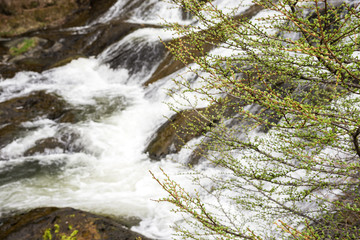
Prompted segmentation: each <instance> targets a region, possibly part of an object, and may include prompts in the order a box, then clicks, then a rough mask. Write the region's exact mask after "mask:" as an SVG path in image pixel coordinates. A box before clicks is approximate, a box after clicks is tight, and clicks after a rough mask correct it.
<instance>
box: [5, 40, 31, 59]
mask: <svg viewBox="0 0 360 240" xmlns="http://www.w3.org/2000/svg"><path fill="white" fill-rule="evenodd" d="M36 45H37V40H36V39H35V38H26V39H24V40H23V41H22V42H21V43H19V44H17V45H16V47H11V48H10V54H11V55H12V56H17V55H20V54H23V53H25V52H27V51H29V50H30V49H32V48H34V47H35V46H36Z"/></svg>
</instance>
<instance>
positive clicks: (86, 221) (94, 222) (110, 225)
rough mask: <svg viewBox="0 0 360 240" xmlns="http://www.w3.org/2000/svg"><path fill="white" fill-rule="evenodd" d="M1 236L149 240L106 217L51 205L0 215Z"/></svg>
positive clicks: (10, 239)
mask: <svg viewBox="0 0 360 240" xmlns="http://www.w3.org/2000/svg"><path fill="white" fill-rule="evenodd" d="M0 236H1V237H0V238H1V239H2V240H32V239H39V240H46V239H47V240H49V239H77V240H90V239H91V240H105V239H111V240H137V239H142V240H149V238H147V237H144V236H142V235H140V234H138V233H135V232H133V231H130V230H129V229H128V228H126V227H124V226H123V225H122V224H120V223H119V222H117V221H114V220H111V219H109V218H106V217H102V216H98V215H95V214H91V213H88V212H84V211H80V210H75V209H72V208H51V207H49V208H38V209H34V210H32V211H30V212H28V213H24V214H20V215H17V216H13V217H8V218H5V219H0ZM70 237H73V238H70Z"/></svg>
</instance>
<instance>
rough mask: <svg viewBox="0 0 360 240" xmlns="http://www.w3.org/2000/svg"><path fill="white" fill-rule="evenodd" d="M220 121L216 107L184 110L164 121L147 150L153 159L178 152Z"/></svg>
mask: <svg viewBox="0 0 360 240" xmlns="http://www.w3.org/2000/svg"><path fill="white" fill-rule="evenodd" d="M218 121H219V119H217V114H216V110H215V109H214V108H201V109H193V110H184V111H181V112H179V113H177V114H175V115H174V116H173V117H171V118H170V119H169V120H168V121H167V122H166V123H164V124H163V125H162V126H161V127H160V128H159V129H158V130H157V135H156V137H155V138H154V139H153V140H152V141H151V142H150V144H149V145H148V147H147V148H146V150H145V152H147V153H148V154H149V157H150V158H151V159H153V160H159V159H160V158H161V157H164V156H166V155H168V154H170V153H176V152H178V151H180V149H181V148H182V147H183V146H184V145H185V144H186V143H187V142H188V141H190V140H191V139H193V138H196V137H199V136H201V135H202V134H204V133H206V132H207V131H208V129H209V128H210V127H212V126H213V125H214V124H216V123H217V122H218Z"/></svg>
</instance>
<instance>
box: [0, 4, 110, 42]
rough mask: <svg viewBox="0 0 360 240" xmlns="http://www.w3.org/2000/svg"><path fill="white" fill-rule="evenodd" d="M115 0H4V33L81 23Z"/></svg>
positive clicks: (0, 8) (0, 12) (0, 20)
mask: <svg viewBox="0 0 360 240" xmlns="http://www.w3.org/2000/svg"><path fill="white" fill-rule="evenodd" d="M115 2H116V1H115V0H109V1H106V2H104V1H100V0H0V29H1V30H0V37H10V36H15V35H19V34H22V33H25V32H28V31H34V30H39V29H44V28H49V27H52V28H54V27H58V26H61V25H64V24H66V25H67V26H74V25H81V24H83V23H85V22H86V21H88V20H89V19H94V18H95V17H97V16H99V15H100V14H101V13H103V12H104V11H105V10H107V9H108V8H109V7H110V6H111V5H112V4H114V3H115Z"/></svg>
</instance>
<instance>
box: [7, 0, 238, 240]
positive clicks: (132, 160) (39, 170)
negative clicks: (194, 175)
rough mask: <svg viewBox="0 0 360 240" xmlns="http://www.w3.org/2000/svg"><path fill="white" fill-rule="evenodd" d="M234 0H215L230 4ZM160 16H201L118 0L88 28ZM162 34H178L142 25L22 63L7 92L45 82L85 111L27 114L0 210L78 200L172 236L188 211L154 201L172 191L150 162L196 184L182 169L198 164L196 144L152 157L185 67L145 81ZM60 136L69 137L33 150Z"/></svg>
mask: <svg viewBox="0 0 360 240" xmlns="http://www.w3.org/2000/svg"><path fill="white" fill-rule="evenodd" d="M233 2H234V1H227V0H217V1H215V3H216V4H218V5H219V7H222V8H224V9H226V8H227V6H229V4H230V3H233ZM242 10H244V9H242ZM239 11H240V10H239ZM160 16H161V17H162V18H164V19H165V20H167V21H170V22H175V21H177V22H181V23H182V24H191V23H192V20H191V19H186V18H183V17H182V14H181V11H180V10H179V9H175V8H174V7H173V6H171V5H170V4H168V3H165V2H162V1H158V0H148V1H142V0H139V1H128V0H118V2H117V3H116V4H115V5H114V6H113V7H112V8H110V9H109V11H108V12H106V13H105V14H103V15H102V16H100V17H99V18H98V19H96V20H95V21H94V22H92V23H89V25H88V26H85V27H84V29H86V27H89V26H90V25H95V24H99V23H101V24H106V23H107V22H109V21H111V20H113V19H119V18H123V19H127V21H129V22H135V23H140V24H142V23H147V24H153V25H159V24H160V23H161V22H162V21H163V20H162V19H161V18H160ZM159 36H160V37H161V38H162V39H171V38H172V33H171V32H170V31H164V30H163V29H161V28H143V29H139V30H136V31H134V32H132V33H130V34H129V35H127V36H126V37H124V38H122V39H120V40H119V41H118V42H115V43H114V44H112V45H111V46H108V48H106V49H105V50H104V51H103V52H102V53H101V54H99V55H98V56H94V57H91V58H79V59H77V60H73V61H72V62H70V63H69V64H67V65H65V66H62V67H57V68H53V69H50V70H47V71H44V72H42V73H35V72H19V73H17V74H16V76H15V77H13V78H10V79H2V81H0V102H5V101H9V100H11V99H15V98H21V97H23V96H27V95H29V94H31V93H35V92H40V91H43V92H45V93H46V94H54V95H55V96H58V97H59V98H61V99H63V100H64V101H65V102H66V104H67V105H66V106H67V108H69V109H74V111H75V112H76V113H77V114H78V115H80V116H79V119H80V120H79V121H76V122H74V123H72V122H69V121H64V122H56V121H54V120H52V119H49V118H47V117H46V116H45V117H44V116H42V115H39V116H37V117H36V118H34V119H31V120H29V121H26V122H24V123H22V124H21V128H22V129H23V131H21V134H19V136H18V137H17V138H16V139H15V140H14V141H11V142H9V143H7V144H6V145H5V146H3V147H2V148H1V149H0V160H1V161H0V216H1V215H6V214H8V213H11V212H14V211H18V210H28V209H32V208H36V207H43V206H56V207H74V208H78V209H82V210H87V211H90V212H94V213H99V214H104V215H108V216H112V217H114V218H118V217H127V216H128V217H137V218H139V219H141V222H140V225H139V226H136V227H133V230H135V231H138V232H141V233H142V234H144V235H146V236H148V237H151V238H155V239H170V237H171V234H172V233H173V230H172V229H171V228H170V225H172V224H174V223H176V222H179V221H182V217H181V216H179V215H177V214H174V213H172V212H170V209H171V206H169V205H167V204H159V203H158V202H156V201H153V200H156V199H159V198H161V197H164V196H166V193H165V192H164V191H163V190H162V189H161V187H160V186H159V185H158V184H157V183H156V181H154V180H153V179H152V177H151V175H150V174H149V171H152V172H153V173H155V174H157V173H160V170H159V169H160V168H162V169H164V171H165V172H167V173H168V174H169V175H172V176H173V178H174V179H175V180H177V181H179V182H180V183H181V184H182V185H183V186H185V187H188V188H189V189H193V188H194V186H192V185H191V181H190V180H189V179H188V178H187V177H186V176H183V175H179V173H185V172H187V171H188V169H187V167H184V166H183V165H182V163H185V162H186V158H187V157H188V156H189V150H188V149H183V150H182V151H180V152H179V153H178V154H172V155H170V156H167V157H165V158H164V159H162V160H161V161H151V160H150V159H149V157H148V156H147V154H146V153H144V149H145V147H146V145H147V144H148V143H149V141H150V140H151V137H152V136H153V135H154V134H155V131H156V129H157V128H158V127H159V126H161V124H162V123H164V122H165V121H166V118H168V117H171V116H172V114H173V112H172V111H171V110H170V109H169V107H168V106H167V105H166V104H165V103H170V102H171V101H174V100H172V99H170V98H169V97H168V96H167V94H166V92H167V89H171V88H173V87H174V86H173V84H174V83H173V82H172V81H171V78H173V77H175V76H176V73H175V74H172V75H170V76H167V77H165V78H163V79H160V80H159V81H157V82H155V83H153V84H151V85H150V86H148V87H144V86H143V84H144V83H145V82H146V81H147V80H148V79H149V77H150V76H151V74H152V73H153V72H154V71H155V69H156V67H157V66H158V65H159V64H160V61H161V60H162V57H163V56H162V55H161V51H162V50H161V49H162V48H163V47H162V44H161V43H160V41H159ZM180 71H185V70H180ZM189 77H191V76H190V75H189ZM191 97H194V98H195V97H196V96H191ZM201 104H202V105H203V106H204V105H206V103H201ZM2 127H3V126H2ZM50 138H51V139H55V140H56V141H57V142H59V143H61V144H64V145H66V146H67V147H66V148H61V147H54V148H52V149H50V150H49V149H48V150H45V151H44V152H42V153H35V154H31V155H27V154H26V153H27V151H28V150H29V149H31V148H33V147H34V146H36V145H37V144H39V142H41V141H42V140H43V139H50ZM196 141H198V140H193V142H190V143H189V144H193V143H194V142H196ZM175 160H176V161H175ZM197 167H198V168H199V169H202V170H203V171H204V172H208V173H209V174H212V173H214V172H216V169H213V168H211V167H209V166H207V165H206V163H203V164H200V165H199V166H197ZM159 175H160V174H159Z"/></svg>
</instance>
